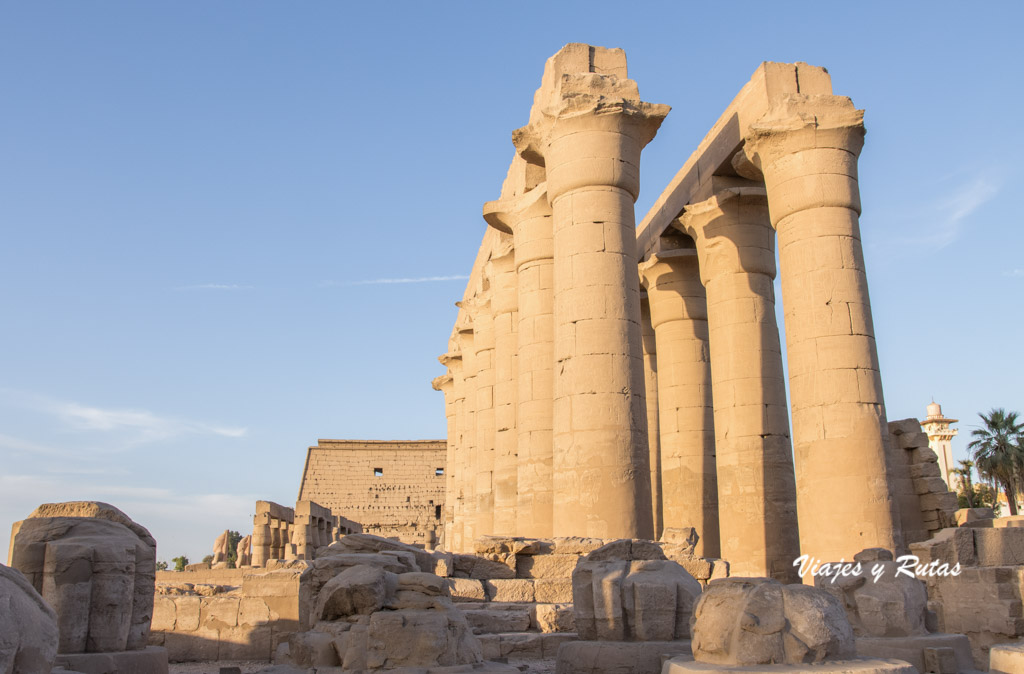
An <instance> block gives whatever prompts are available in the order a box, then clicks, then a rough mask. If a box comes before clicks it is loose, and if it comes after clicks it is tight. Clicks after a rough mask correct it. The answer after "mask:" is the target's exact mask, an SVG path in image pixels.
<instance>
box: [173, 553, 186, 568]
mask: <svg viewBox="0 0 1024 674" xmlns="http://www.w3.org/2000/svg"><path fill="white" fill-rule="evenodd" d="M171 561H172V562H174V570H175V571H184V570H185V567H186V566H188V557H186V556H185V555H182V556H181V557H175V558H174V559H172V560H171Z"/></svg>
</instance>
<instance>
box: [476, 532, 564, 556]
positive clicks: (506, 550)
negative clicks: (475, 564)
mask: <svg viewBox="0 0 1024 674" xmlns="http://www.w3.org/2000/svg"><path fill="white" fill-rule="evenodd" d="M549 546H550V544H549V543H546V542H545V541H541V540H538V539H535V538H522V537H518V536H483V537H481V538H478V539H477V540H476V541H474V543H473V550H474V551H475V552H476V553H477V554H478V555H496V554H502V555H535V554H538V553H540V552H541V550H542V549H543V548H544V547H549Z"/></svg>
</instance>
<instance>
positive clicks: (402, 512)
mask: <svg viewBox="0 0 1024 674" xmlns="http://www.w3.org/2000/svg"><path fill="white" fill-rule="evenodd" d="M445 451H446V445H445V441H444V440H409V441H383V440H320V441H319V444H318V445H317V446H316V447H310V448H309V452H308V454H307V455H306V466H305V469H304V470H303V472H302V486H301V487H300V488H299V500H306V499H308V500H311V501H316V502H317V503H319V504H321V505H323V506H325V507H327V508H330V509H331V511H332V512H334V513H337V514H342V515H344V516H345V517H347V518H348V519H351V520H355V521H356V522H359V523H360V524H362V527H363V529H362V530H363V531H364V532H365V533H369V534H376V535H378V536H387V537H397V538H399V539H401V540H402V541H403V542H406V543H412V544H419V545H423V546H425V547H428V548H432V547H434V546H435V545H438V544H439V543H440V539H441V530H442V522H441V514H442V512H443V510H444V480H445V476H444V471H445ZM378 472H379V473H380V474H378Z"/></svg>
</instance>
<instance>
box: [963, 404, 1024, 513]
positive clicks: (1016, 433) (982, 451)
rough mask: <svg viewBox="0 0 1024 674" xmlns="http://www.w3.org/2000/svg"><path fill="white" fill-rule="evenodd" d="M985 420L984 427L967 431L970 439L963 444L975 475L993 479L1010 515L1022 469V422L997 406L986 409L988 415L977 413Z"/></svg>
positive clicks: (1023, 452)
mask: <svg viewBox="0 0 1024 674" xmlns="http://www.w3.org/2000/svg"><path fill="white" fill-rule="evenodd" d="M978 416H980V417H981V420H982V421H984V422H985V426H984V428H975V429H974V430H973V431H971V437H972V438H974V439H973V440H971V442H970V443H968V445H967V449H969V450H970V451H971V452H972V453H973V454H974V464H975V465H976V466H977V468H978V474H979V475H981V476H982V477H986V478H988V479H990V480H994V481H995V482H997V483H998V484H999V486H1000V487H1002V489H1003V493H1004V494H1005V495H1006V502H1007V505H1008V506H1009V508H1010V515H1016V514H1017V488H1018V487H1019V485H1020V476H1021V473H1022V472H1024V471H1022V470H1021V469H1022V468H1024V447H1022V439H1024V438H1022V436H1024V423H1021V422H1018V421H1017V413H1016V412H1007V411H1006V410H1004V409H1002V408H1001V407H1000V408H995V409H992V410H990V411H989V413H988V416H986V415H984V414H979V415H978Z"/></svg>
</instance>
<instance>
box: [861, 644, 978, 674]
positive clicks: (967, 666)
mask: <svg viewBox="0 0 1024 674" xmlns="http://www.w3.org/2000/svg"><path fill="white" fill-rule="evenodd" d="M857 657H861V658H883V659H895V660H903V661H905V662H909V663H910V664H911V665H913V666H914V667H915V668H916V669H917V671H919V672H936V673H937V674H946V673H947V672H948V673H949V674H959V673H960V672H970V671H973V670H974V660H973V658H972V657H971V642H970V641H969V640H968V638H967V637H966V636H964V635H963V634H925V635H921V636H913V637H897V638H883V637H857Z"/></svg>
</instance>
